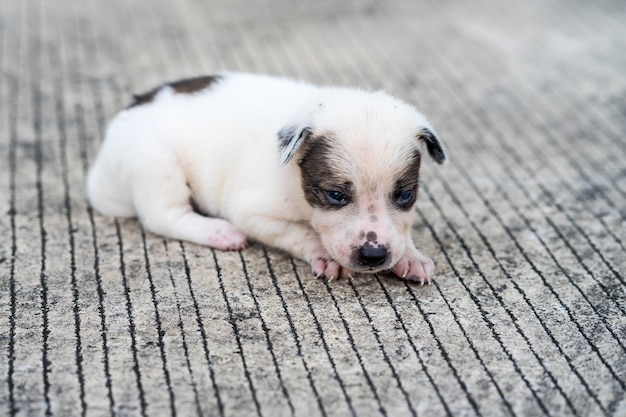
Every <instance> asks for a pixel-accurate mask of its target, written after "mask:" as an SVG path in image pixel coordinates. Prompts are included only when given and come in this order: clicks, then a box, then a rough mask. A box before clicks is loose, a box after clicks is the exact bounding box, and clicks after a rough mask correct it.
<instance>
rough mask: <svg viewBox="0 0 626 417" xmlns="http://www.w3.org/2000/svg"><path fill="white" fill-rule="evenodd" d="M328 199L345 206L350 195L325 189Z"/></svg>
mask: <svg viewBox="0 0 626 417" xmlns="http://www.w3.org/2000/svg"><path fill="white" fill-rule="evenodd" d="M325 194H326V199H327V200H328V202H329V203H330V204H332V205H334V206H345V205H346V204H348V196H347V195H346V194H344V193H342V192H341V191H337V190H330V191H325Z"/></svg>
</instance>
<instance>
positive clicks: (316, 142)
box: [298, 133, 354, 210]
mask: <svg viewBox="0 0 626 417" xmlns="http://www.w3.org/2000/svg"><path fill="white" fill-rule="evenodd" d="M303 146H304V147H305V148H304V152H303V154H302V158H301V159H300V161H299V162H298V163H299V165H300V170H301V183H302V190H303V191H304V197H305V198H306V200H307V202H308V203H309V204H310V205H311V207H317V208H322V209H327V210H338V209H340V208H342V207H344V206H345V205H347V204H350V203H351V202H352V199H353V194H354V186H353V184H352V181H350V179H349V178H348V176H347V175H346V174H344V173H342V172H341V171H340V170H339V169H338V168H339V167H338V164H337V153H338V149H337V141H336V140H335V139H334V138H333V136H332V134H330V133H329V134H324V135H314V134H311V136H309V138H308V139H307V141H306V143H305V144H304V145H303ZM326 191H339V192H341V193H343V194H344V195H345V197H346V201H347V202H346V203H345V204H343V205H341V206H338V205H334V204H331V203H330V202H329V201H328V198H327V197H326Z"/></svg>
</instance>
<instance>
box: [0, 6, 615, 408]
mask: <svg viewBox="0 0 626 417" xmlns="http://www.w3.org/2000/svg"><path fill="white" fill-rule="evenodd" d="M625 22H626V4H624V2H622V1H618V0H599V1H593V2H592V1H566V0H548V1H543V0H530V1H524V2H504V1H501V2H491V1H487V0H479V1H475V2H467V1H460V0H459V1H457V0H448V1H434V0H432V1H411V0H390V1H373V0H370V1H368V0H364V1H356V0H348V1H333V0H315V1H301V2H290V1H287V0H266V1H258V2H248V1H244V0H214V1H199V0H177V1H175V2H174V1H170V2H168V1H165V0H153V1H133V2H129V1H125V0H111V1H107V2H92V1H69V0H56V1H54V2H51V1H43V0H40V1H37V0H27V1H21V0H3V1H2V2H0V213H1V217H0V415H6V416H42V415H45V416H249V415H259V416H291V415H297V416H344V415H358V416H377V415H388V416H416V415H417V416H426V415H428V416H475V415H483V416H520V417H522V416H540V415H551V416H570V415H571V416H612V415H614V416H626V398H625V391H626V390H625V388H626V357H625V353H626V296H625V285H626V283H625V279H624V275H625V274H626V248H625V241H626V225H625V216H626V168H625V167H626V165H625V163H624V161H625V160H626V140H625V138H624V135H625V134H626V52H625V51H626V31H625V30H624V23H625ZM222 69H234V70H242V71H251V72H264V73H274V74H284V75H289V76H293V77H299V78H304V79H307V80H310V81H314V82H320V83H333V84H347V85H354V86H362V87H367V88H385V89H387V90H389V91H390V92H392V93H394V94H396V95H399V96H401V97H402V98H404V99H406V100H408V101H411V102H413V103H415V104H417V105H418V106H419V107H420V108H421V109H422V110H423V111H424V112H425V113H427V114H428V115H429V116H430V117H431V119H432V121H433V123H434V124H435V126H437V127H438V129H439V131H440V133H441V134H442V136H443V138H444V139H445V140H446V141H447V144H448V147H449V149H450V152H451V163H450V164H449V165H448V166H446V167H444V168H442V169H439V168H438V167H437V168H435V167H431V166H429V167H426V168H425V169H424V172H423V189H422V195H421V198H420V201H419V203H418V208H417V213H418V218H419V221H418V222H417V223H416V224H415V228H414V236H415V239H416V241H418V242H419V245H420V246H421V248H422V249H423V251H424V252H425V253H427V254H429V255H430V256H433V257H434V259H435V261H436V263H437V266H438V269H439V273H438V276H437V278H436V281H435V283H434V285H431V286H424V287H420V286H415V285H407V284H405V283H404V282H401V281H399V280H397V279H393V278H391V277H388V276H364V277H358V278H357V279H355V280H354V281H353V282H338V283H333V284H332V285H328V284H327V283H324V282H322V281H318V280H315V279H314V278H313V277H312V276H311V274H310V272H309V268H308V266H307V265H305V264H304V263H303V262H301V261H299V260H294V259H290V258H289V257H288V256H287V255H285V254H284V253H281V252H278V251H275V250H272V249H270V248H264V247H262V246H261V245H258V244H256V245H253V246H252V247H251V248H249V249H248V250H245V251H243V252H241V253H238V252H235V253H216V252H213V251H211V250H209V249H206V248H202V247H198V246H194V245H191V244H181V243H180V242H177V241H169V240H163V239H161V238H159V237H156V236H154V235H151V234H147V233H144V232H143V231H142V229H141V227H140V226H139V224H138V223H137V222H136V221H134V220H123V221H121V220H120V221H116V220H113V219H107V218H103V217H101V216H99V215H97V214H95V213H93V212H91V211H90V210H89V209H88V208H87V206H86V205H85V201H84V196H83V182H84V179H85V170H86V167H87V165H88V163H89V161H90V160H91V159H92V158H93V157H94V154H95V151H96V149H97V147H98V144H99V142H100V140H101V138H102V132H103V129H104V127H105V124H106V122H107V120H108V119H109V118H110V117H111V116H112V115H113V114H114V113H115V112H116V111H117V109H119V108H121V107H122V106H124V105H126V104H127V103H128V102H129V98H130V94H131V93H133V92H141V91H145V90H147V89H149V88H150V87H152V86H154V85H156V84H158V83H160V82H162V81H165V80H171V79H178V78H181V77H186V76H190V75H197V74H207V73H212V72H215V71H218V70H222Z"/></svg>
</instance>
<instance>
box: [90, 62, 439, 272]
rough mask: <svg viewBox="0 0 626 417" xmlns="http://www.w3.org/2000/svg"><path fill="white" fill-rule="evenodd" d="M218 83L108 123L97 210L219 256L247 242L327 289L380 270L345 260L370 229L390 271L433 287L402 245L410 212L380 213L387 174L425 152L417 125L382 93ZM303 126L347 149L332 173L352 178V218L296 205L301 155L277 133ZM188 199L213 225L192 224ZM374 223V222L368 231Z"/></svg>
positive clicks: (420, 123)
mask: <svg viewBox="0 0 626 417" xmlns="http://www.w3.org/2000/svg"><path fill="white" fill-rule="evenodd" d="M221 77H222V79H221V80H219V81H218V82H216V83H214V84H212V85H210V86H209V87H207V88H206V89H204V90H201V91H199V92H195V93H191V94H188V93H177V92H175V91H174V90H173V89H172V88H170V87H164V88H162V89H161V90H160V91H159V92H158V94H157V95H156V97H155V98H154V99H153V100H152V102H149V103H145V104H141V105H137V106H134V107H130V108H128V109H126V110H123V111H121V112H120V113H119V114H118V115H117V116H116V117H115V118H114V119H113V121H112V122H111V124H110V125H109V127H108V130H107V133H106V137H105V140H104V142H103V144H102V148H101V150H100V152H99V154H98V156H97V158H96V160H95V161H94V163H93V166H92V168H91V170H90V173H89V176H88V180H87V195H88V199H89V202H90V204H91V205H92V206H93V207H94V208H95V209H96V210H98V211H99V212H101V213H102V214H104V215H107V216H119V217H130V216H138V217H139V218H140V220H141V222H142V223H143V224H144V226H145V227H146V228H147V229H148V230H150V231H153V232H155V233H158V234H162V235H165V236H168V237H171V238H176V239H182V240H188V241H191V242H194V243H197V244H201V245H207V246H212V247H215V248H218V249H222V250H228V249H235V250H238V249H241V248H243V247H244V246H245V242H246V236H247V237H250V238H252V239H256V240H259V241H261V242H264V243H267V244H270V245H273V246H276V247H279V248H281V249H284V250H287V251H289V252H290V253H292V254H294V255H296V256H298V257H300V258H303V259H305V260H307V261H308V262H310V263H311V265H312V266H313V270H314V272H315V274H316V275H318V276H321V275H324V276H326V277H328V278H329V279H333V278H338V277H340V276H343V277H347V276H351V272H352V271H363V272H376V271H377V270H379V269H377V268H369V269H366V268H358V267H357V266H355V265H354V263H352V264H351V263H350V261H349V256H350V253H349V250H351V249H350V248H354V247H355V245H360V244H362V243H363V239H362V236H361V237H359V236H357V235H359V232H360V231H363V230H366V231H367V230H375V231H377V232H376V233H377V235H378V236H379V237H380V238H379V240H380V244H387V245H389V247H390V248H391V249H390V253H392V254H393V259H391V258H390V262H391V263H389V262H388V263H387V264H385V265H384V267H385V268H386V269H391V270H392V271H393V272H394V273H396V274H397V275H399V276H401V277H403V278H410V279H417V280H419V281H421V282H425V281H429V280H430V278H431V277H432V275H433V273H434V264H433V262H432V260H430V259H429V258H426V257H424V256H423V255H422V254H421V253H419V251H417V249H415V247H414V245H413V242H412V241H411V239H410V223H411V221H412V210H411V211H409V212H408V213H396V212H394V210H393V209H390V208H389V207H387V206H388V205H389V204H386V203H385V201H386V200H385V199H386V198H387V196H388V194H389V192H390V191H391V190H390V189H389V188H390V187H392V186H393V185H392V184H393V180H394V178H393V172H394V169H395V168H394V166H395V165H397V164H398V163H401V161H402V158H403V157H404V155H405V154H406V153H407V152H409V151H410V150H411V149H414V148H415V147H416V146H422V145H420V144H419V143H418V142H419V141H418V140H417V139H415V133H416V132H417V131H418V130H419V129H420V128H428V129H431V130H432V128H431V127H430V125H429V123H428V121H427V120H426V119H425V118H424V116H423V115H421V114H420V113H418V112H417V111H416V110H415V109H414V108H413V107H412V106H410V105H408V104H406V103H404V102H402V101H400V100H397V99H395V98H393V97H391V96H389V95H387V94H385V93H382V92H373V93H369V92H363V91H358V90H351V89H344V88H320V87H316V86H313V85H310V84H306V83H303V82H297V81H290V80H285V79H280V78H274V77H268V76H257V75H249V74H239V73H227V74H222V76H221ZM307 127H312V128H314V130H315V131H316V132H332V134H333V135H334V136H336V137H338V138H340V140H341V141H342V143H343V144H344V145H345V149H344V151H348V154H346V153H345V152H344V154H342V155H343V156H341V157H338V161H337V169H339V170H345V171H346V174H347V175H349V176H351V178H354V184H355V186H356V188H357V190H356V193H357V194H356V197H358V202H357V201H356V198H355V204H354V207H356V208H354V207H353V208H352V209H351V210H347V208H344V209H340V210H331V211H328V210H323V209H319V208H313V207H311V205H309V203H308V202H307V200H306V199H305V198H304V193H303V190H302V185H301V173H300V167H299V165H298V156H299V155H300V153H299V152H301V150H300V147H302V144H301V143H297V142H296V141H295V140H294V141H292V142H289V144H288V145H287V146H285V147H284V148H283V149H282V153H281V151H280V150H279V140H278V136H277V134H278V132H279V131H281V129H285V128H288V129H292V130H293V131H297V132H301V131H302V129H305V128H307ZM302 139H303V140H304V141H306V138H305V135H303V136H302ZM344 145H342V146H344ZM348 159H351V161H348ZM352 159H354V160H352ZM355 161H356V162H355ZM372 187H373V188H372ZM365 188H367V190H365ZM191 197H193V200H194V201H195V202H196V204H197V205H198V207H199V208H200V211H201V212H204V213H210V215H211V216H212V217H205V216H203V215H201V214H198V213H196V212H195V211H194V210H193V209H192V206H191V204H190V198H191ZM366 204H367V205H368V207H369V206H375V207H376V211H375V213H371V212H368V211H367V210H366V209H365V205H366ZM342 210H343V212H342ZM370 211H371V210H370ZM348 212H349V213H351V214H347V213H348ZM372 214H376V216H377V217H378V218H380V221H379V222H377V223H376V224H372V225H367V223H368V220H367V219H369V218H371V216H372ZM407 225H409V227H407ZM337 228H338V229H337ZM331 229H332V230H331ZM361 234H362V233H361ZM390 256H391V255H390Z"/></svg>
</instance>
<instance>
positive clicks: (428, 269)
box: [391, 239, 435, 284]
mask: <svg viewBox="0 0 626 417" xmlns="http://www.w3.org/2000/svg"><path fill="white" fill-rule="evenodd" d="M391 272H393V273H394V274H396V275H397V276H399V277H400V278H402V279H406V280H409V281H418V282H420V283H421V284H424V283H425V282H428V283H429V284H430V280H431V279H432V278H433V276H434V275H435V263H434V262H433V260H432V259H431V258H428V257H427V256H424V255H422V253H421V252H420V251H419V250H417V248H416V247H415V245H414V244H413V241H411V239H409V242H408V244H407V248H406V252H405V253H404V256H403V257H402V258H400V260H399V261H398V263H396V265H395V266H394V267H393V268H391Z"/></svg>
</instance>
